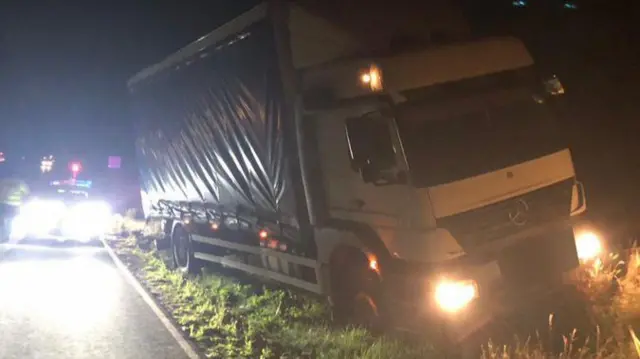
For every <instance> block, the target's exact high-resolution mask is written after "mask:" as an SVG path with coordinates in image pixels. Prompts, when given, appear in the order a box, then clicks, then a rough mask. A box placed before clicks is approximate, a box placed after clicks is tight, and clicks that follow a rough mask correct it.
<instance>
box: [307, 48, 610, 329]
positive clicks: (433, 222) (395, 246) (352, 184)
mask: <svg viewBox="0 0 640 359" xmlns="http://www.w3.org/2000/svg"><path fill="white" fill-rule="evenodd" d="M302 78H303V80H302V82H303V87H304V94H305V96H303V97H304V101H302V102H303V103H304V105H302V106H301V107H302V110H301V111H302V112H303V113H304V121H303V123H305V125H306V126H309V127H310V128H311V129H309V130H308V131H307V133H309V134H311V135H309V140H308V141H305V142H309V143H313V145H311V144H310V145H309V153H310V158H308V159H307V160H308V161H309V162H310V163H313V167H314V168H313V169H310V170H311V171H312V172H313V175H312V176H313V177H314V178H319V179H321V180H320V181H321V182H322V183H321V185H320V187H321V189H320V191H321V192H323V193H324V196H323V198H324V202H323V203H322V205H320V207H321V208H322V209H321V210H318V211H317V214H318V216H317V217H315V220H316V221H317V224H318V225H319V228H322V227H323V226H328V227H331V226H332V225H333V226H334V228H335V224H336V223H339V224H340V227H342V228H344V227H345V226H346V227H351V228H359V227H366V228H367V229H369V230H370V231H368V234H366V235H362V234H360V235H351V234H349V235H342V236H341V235H336V234H335V233H332V234H331V235H325V233H324V232H325V231H323V230H319V231H318V234H317V237H318V238H317V239H316V242H317V244H318V250H319V258H320V260H321V261H324V262H325V263H327V267H329V268H334V269H333V270H334V271H336V273H334V274H333V275H331V274H327V275H328V276H329V277H331V278H336V280H338V281H340V280H341V279H338V278H339V277H340V276H341V274H339V273H340V271H339V270H336V269H335V268H336V267H338V268H342V266H336V265H335V263H333V264H332V260H334V258H335V256H336V252H335V251H336V247H341V246H342V247H343V246H347V247H350V246H354V247H358V248H359V249H360V250H361V251H362V253H364V255H361V257H366V258H367V259H368V260H369V262H370V263H373V261H374V262H375V268H376V272H377V273H378V275H379V278H380V282H381V283H387V284H386V285H389V283H391V284H390V285H391V287H393V288H394V289H385V290H382V291H381V292H382V293H387V294H388V293H394V294H392V295H384V296H380V297H379V298H373V295H370V294H365V295H366V296H369V298H367V299H366V301H365V305H367V303H369V305H370V306H371V308H370V311H371V312H374V311H378V310H380V303H381V302H384V303H385V304H386V305H385V307H386V308H400V307H403V306H407V308H406V312H407V313H412V314H410V316H411V315H413V314H415V313H416V311H417V312H420V313H423V314H425V315H432V314H433V313H438V316H445V317H447V318H448V319H451V318H452V317H455V316H460V313H459V312H465V311H467V310H468V306H475V305H479V304H472V303H474V302H482V301H485V302H491V303H492V305H493V306H494V307H495V306H496V303H498V301H497V300H496V298H491V299H489V298H490V297H494V294H496V293H500V294H499V295H500V296H502V295H503V294H504V293H518V294H520V295H523V294H524V293H529V292H528V291H529V290H532V288H538V289H539V288H545V290H546V289H548V288H550V287H553V285H555V284H556V283H557V282H561V280H562V278H563V276H566V274H567V273H568V272H570V271H571V270H572V269H574V268H575V267H577V266H578V265H579V259H589V258H578V253H587V255H585V257H589V256H591V255H593V251H588V250H587V251H584V250H583V251H579V250H578V249H579V248H577V247H576V243H578V244H579V245H582V246H594V245H595V246H599V244H598V243H595V244H594V243H593V241H597V239H593V238H591V237H590V239H591V240H587V241H586V242H585V241H583V242H580V241H578V242H576V233H574V229H573V227H574V223H575V222H576V218H579V217H580V215H581V214H583V213H584V212H585V211H586V197H585V193H584V188H583V186H582V184H581V183H580V182H579V181H578V180H577V178H576V173H575V169H574V166H573V162H572V157H571V150H570V149H569V148H568V144H567V141H566V139H565V138H564V136H563V130H562V129H561V127H560V124H559V122H558V119H557V118H556V115H555V112H554V103H555V101H557V98H558V97H560V96H561V95H562V94H563V93H564V88H563V87H562V84H561V82H560V80H559V79H557V78H555V77H549V78H543V77H539V76H538V74H537V73H536V68H535V64H534V61H533V59H532V57H531V56H530V54H529V52H528V51H527V49H526V48H525V46H524V45H523V44H522V42H520V41H519V40H517V39H515V38H510V37H504V38H490V39H481V40H475V41H463V42H458V43H454V44H449V45H444V46H434V47H431V48H427V49H423V50H419V51H412V52H405V53H396V54H391V55H388V56H384V57H371V58H359V59H357V60H352V61H341V62H339V63H336V64H332V65H327V64H325V65H324V66H321V67H320V68H312V69H306V71H305V72H304V75H303V76H302ZM329 232H331V231H329ZM351 233H362V231H352V232H351ZM336 238H339V239H336ZM345 238H349V239H347V240H346V239H345ZM348 241H350V243H351V244H349V245H346V244H345V243H346V242H348ZM345 250H346V249H345ZM338 251H340V250H338ZM346 251H348V250H346ZM351 253H352V255H353V253H358V251H351ZM356 256H357V254H356ZM347 257H348V256H347ZM344 261H345V262H348V260H344ZM409 278H410V279H409ZM425 283H426V284H425ZM381 285H382V284H381ZM386 285H382V286H383V287H385V286H386ZM347 286H348V285H345V287H347ZM345 287H343V288H340V289H335V288H334V289H333V291H334V292H338V291H344V290H345ZM398 287H400V288H398ZM412 287H413V288H415V287H420V288H422V289H421V290H422V292H420V290H418V292H419V293H418V294H417V295H416V294H415V290H412V289H410V288H412ZM407 291H409V292H411V293H413V294H411V295H408V296H406V297H404V298H402V296H401V295H399V293H407ZM370 292H373V291H370ZM427 293H429V294H427ZM381 297H385V298H381ZM480 299H482V300H480ZM416 300H417V301H416ZM371 303H373V304H371ZM391 303H393V304H391ZM497 306H500V305H497ZM485 309H486V307H485ZM494 309H495V308H494ZM477 312H483V313H484V314H485V315H487V313H489V312H488V311H486V310H484V309H483V310H477ZM489 315H490V314H489ZM390 317H393V318H396V319H398V318H401V316H398V315H395V314H394V315H390ZM471 317H473V318H475V319H474V320H470V321H465V322H464V324H461V325H460V327H461V328H462V327H466V328H465V330H471V329H469V327H468V326H469V323H473V325H474V326H477V325H481V324H479V323H481V322H482V320H477V318H476V317H474V316H471ZM484 319H485V320H489V319H490V318H484ZM400 322H403V323H405V324H406V323H407V321H406V320H404V319H401V320H400ZM459 329H460V328H459Z"/></svg>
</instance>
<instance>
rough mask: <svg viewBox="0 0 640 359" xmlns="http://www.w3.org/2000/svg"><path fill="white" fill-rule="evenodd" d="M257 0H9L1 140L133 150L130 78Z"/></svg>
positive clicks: (34, 148)
mask: <svg viewBox="0 0 640 359" xmlns="http://www.w3.org/2000/svg"><path fill="white" fill-rule="evenodd" d="M254 3H255V1H251V0H234V1H188V2H187V1H162V2H158V1H137V0H136V1H95V0H94V1H91V0H89V1H75V0H65V1H46V0H40V1H37V0H22V1H2V5H0V56H1V57H0V66H1V67H0V86H1V87H0V89H1V90H0V91H1V92H0V94H1V95H0V123H1V126H2V131H0V145H1V146H2V147H3V148H4V151H5V152H7V153H8V154H10V153H16V151H18V152H20V153H23V152H26V153H39V152H42V151H44V152H54V153H56V154H57V153H60V152H70V153H77V154H83V153H86V152H92V153H95V154H97V155H98V154H99V155H103V154H106V153H112V154H121V153H122V152H123V151H125V150H126V151H128V152H131V149H132V142H133V139H132V136H131V125H130V119H129V113H128V111H127V94H126V87H125V86H126V85H125V83H126V80H127V78H128V77H130V76H131V75H133V74H134V73H135V72H137V71H138V70H141V69H142V68H144V67H145V66H148V65H150V64H151V63H153V62H155V61H158V60H160V59H161V58H162V57H164V56H166V55H168V54H170V53H171V52H173V51H175V50H177V49H179V48H180V47H182V46H184V45H185V44H187V43H189V42H190V41H192V40H194V39H196V38H198V37H199V36H201V35H203V34H205V33H207V32H209V31H211V30H212V29H213V28H215V26H217V25H218V24H220V23H222V22H225V21H226V20H228V19H230V18H231V17H233V16H235V15H236V14H239V13H241V12H242V11H244V10H246V9H248V8H250V7H251V6H252V5H253V4H254ZM0 151H3V149H0ZM125 155H126V154H125Z"/></svg>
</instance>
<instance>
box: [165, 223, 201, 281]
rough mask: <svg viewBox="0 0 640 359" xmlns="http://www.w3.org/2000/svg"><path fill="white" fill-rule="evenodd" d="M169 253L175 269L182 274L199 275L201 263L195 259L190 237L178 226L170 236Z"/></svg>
mask: <svg viewBox="0 0 640 359" xmlns="http://www.w3.org/2000/svg"><path fill="white" fill-rule="evenodd" d="M171 253H172V258H173V264H174V266H175V268H176V269H177V270H178V271H180V272H183V273H191V274H200V270H201V269H202V264H201V261H200V260H198V259H197V258H195V256H194V252H193V243H192V242H191V236H190V235H189V233H188V232H187V231H186V230H185V229H184V228H183V227H182V226H180V225H178V226H176V227H175V228H174V230H173V235H172V236H171Z"/></svg>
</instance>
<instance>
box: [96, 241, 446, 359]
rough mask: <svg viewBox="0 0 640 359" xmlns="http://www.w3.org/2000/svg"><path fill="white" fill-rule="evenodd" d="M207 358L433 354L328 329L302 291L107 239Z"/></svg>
mask: <svg viewBox="0 0 640 359" xmlns="http://www.w3.org/2000/svg"><path fill="white" fill-rule="evenodd" d="M109 244H110V245H111V246H112V248H114V250H115V252H116V253H117V254H118V255H119V256H120V257H121V258H122V259H123V262H124V263H125V264H126V265H127V266H128V267H129V268H130V269H131V270H132V272H133V273H134V274H135V275H136V277H137V278H138V279H139V280H140V281H141V282H142V283H143V284H144V285H145V286H146V287H147V289H148V290H149V291H150V292H151V293H153V294H154V295H155V296H156V298H157V300H158V301H159V302H160V303H161V304H162V305H163V306H164V307H165V309H166V310H167V311H168V312H169V313H171V314H172V315H173V318H174V319H175V321H176V322H177V323H178V324H179V325H180V326H182V329H183V330H184V331H185V333H186V334H187V335H188V336H189V337H190V338H191V339H192V340H193V341H194V342H195V343H196V344H197V346H198V347H199V348H200V349H201V350H202V351H203V352H204V353H205V355H206V356H207V357H209V358H252V359H253V358H260V359H268V358H314V359H315V358H331V359H341V358H345V359H347V358H349V359H350V358H361V359H388V358H403V359H405V358H406V359H412V358H440V357H442V356H441V355H437V353H435V351H434V350H433V348H432V347H431V346H429V345H420V346H416V345H412V346H408V345H407V344H406V343H404V342H402V341H400V340H397V339H390V338H383V337H375V336H373V335H371V334H370V333H369V332H367V331H366V330H363V329H357V328H346V329H336V328H333V327H331V326H330V324H329V321H328V318H329V315H328V310H327V306H326V305H325V304H324V303H322V302H320V301H319V300H316V299H314V298H311V297H309V296H305V295H299V294H296V293H294V292H291V291H288V290H281V289H277V290H274V289H268V288H266V287H264V286H260V285H250V284H239V283H238V282H237V281H235V280H233V279H232V278H229V277H225V276H222V275H219V274H214V273H207V272H205V273H203V275H201V276H198V277H187V276H184V275H182V274H181V273H178V272H175V271H172V270H171V269H169V268H168V267H167V265H166V264H165V262H164V261H163V260H162V259H161V258H160V257H159V256H158V254H157V253H156V252H155V251H153V250H148V251H145V250H142V249H140V248H139V247H138V246H136V244H135V240H134V239H133V238H128V239H123V240H117V241H111V242H110V243H109Z"/></svg>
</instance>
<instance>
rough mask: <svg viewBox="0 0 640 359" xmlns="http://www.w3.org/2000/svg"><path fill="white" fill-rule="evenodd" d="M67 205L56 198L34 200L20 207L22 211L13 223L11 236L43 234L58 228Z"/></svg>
mask: <svg viewBox="0 0 640 359" xmlns="http://www.w3.org/2000/svg"><path fill="white" fill-rule="evenodd" d="M65 212H66V206H65V204H64V203H63V202H60V201H54V200H32V201H30V202H27V203H25V204H24V205H23V206H22V207H20V213H19V214H18V215H17V216H16V217H15V218H14V219H13V221H12V224H11V236H12V237H17V238H21V237H24V236H26V235H36V236H43V235H47V234H49V233H50V232H51V231H52V230H53V229H55V228H56V226H57V224H58V221H60V219H61V218H62V217H63V216H64V214H65Z"/></svg>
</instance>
